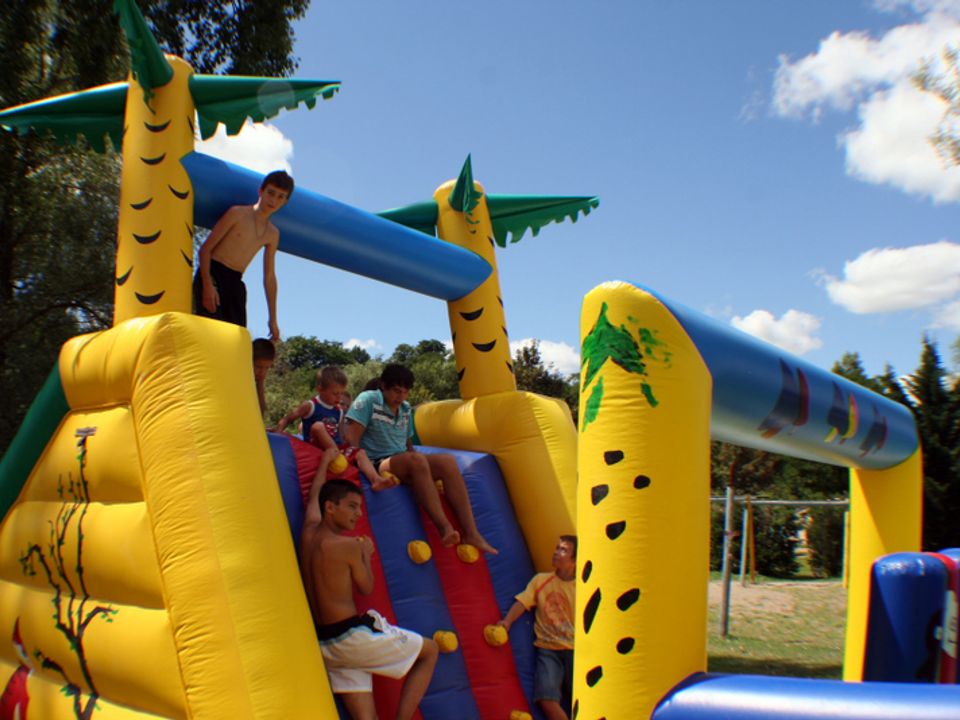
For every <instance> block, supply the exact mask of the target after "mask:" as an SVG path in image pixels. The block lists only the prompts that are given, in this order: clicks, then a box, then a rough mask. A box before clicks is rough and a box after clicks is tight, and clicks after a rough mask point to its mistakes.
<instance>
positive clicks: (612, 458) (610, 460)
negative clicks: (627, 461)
mask: <svg viewBox="0 0 960 720" xmlns="http://www.w3.org/2000/svg"><path fill="white" fill-rule="evenodd" d="M621 460H623V450H607V451H606V452H605V453H604V454H603V461H604V462H605V463H606V464H607V465H616V464H617V463H618V462H620V461H621Z"/></svg>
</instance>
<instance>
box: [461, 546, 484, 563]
mask: <svg viewBox="0 0 960 720" xmlns="http://www.w3.org/2000/svg"><path fill="white" fill-rule="evenodd" d="M457 557H458V558H460V560H461V562H465V563H475V562H476V561H477V560H478V559H479V558H480V551H479V550H477V549H476V548H475V547H474V546H473V545H468V544H467V543H461V544H460V545H457Z"/></svg>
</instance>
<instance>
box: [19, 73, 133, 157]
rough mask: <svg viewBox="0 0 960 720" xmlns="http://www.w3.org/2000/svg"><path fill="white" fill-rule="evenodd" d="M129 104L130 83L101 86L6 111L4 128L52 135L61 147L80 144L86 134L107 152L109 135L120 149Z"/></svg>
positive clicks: (93, 142) (95, 144)
mask: <svg viewBox="0 0 960 720" xmlns="http://www.w3.org/2000/svg"><path fill="white" fill-rule="evenodd" d="M126 102H127V83H125V82H119V83H112V84H110V85H101V86H100V87H95V88H91V89H90V90H83V91H81V92H76V93H70V94H68V95H58V96H57V97H52V98H46V99H44V100H37V101H36V102H32V103H26V104H25V105H17V106H16V107H12V108H9V109H7V110H4V111H3V112H0V127H3V128H4V129H5V130H9V131H16V132H18V133H19V134H21V135H23V134H24V133H26V132H27V131H28V130H36V131H37V132H41V133H42V132H49V133H52V134H53V136H54V137H55V138H56V139H57V141H58V142H59V143H61V144H64V143H68V142H76V140H77V136H78V135H83V136H84V137H86V139H87V142H88V143H89V144H90V146H91V147H92V148H93V149H94V150H97V151H98V152H104V151H105V150H106V144H105V143H104V140H103V138H104V135H108V136H109V137H110V141H111V142H112V144H113V147H114V148H116V149H118V150H119V149H120V143H121V142H122V139H123V112H124V107H125V105H126Z"/></svg>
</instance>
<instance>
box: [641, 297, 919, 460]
mask: <svg viewBox="0 0 960 720" xmlns="http://www.w3.org/2000/svg"><path fill="white" fill-rule="evenodd" d="M634 284H635V285H636V287H638V288H640V289H642V290H644V291H645V292H648V293H650V294H651V295H653V296H654V297H656V298H657V299H658V300H659V301H660V302H661V303H663V304H664V305H665V306H666V307H667V308H668V309H669V310H670V312H672V313H673V315H674V317H676V318H677V321H678V322H679V323H680V324H681V325H682V326H683V329H684V330H685V331H686V332H687V335H689V336H690V339H691V340H692V341H693V342H694V344H695V345H696V346H697V349H698V350H699V351H700V355H701V357H702V358H703V361H704V362H705V363H706V365H707V368H708V369H709V371H710V375H711V377H712V378H713V410H712V417H711V434H712V435H713V437H714V439H716V440H724V441H726V442H730V443H734V444H736V445H743V446H745V447H751V448H756V449H757V450H768V451H770V452H775V453H781V454H784V455H792V456H794V457H800V458H806V459H808V460H814V461H816V462H822V463H829V464H831V465H843V466H846V467H856V468H865V469H868V470H882V469H885V468H889V467H893V466H895V465H899V464H900V463H901V462H903V461H904V460H906V459H907V458H908V457H910V456H911V455H912V454H913V453H914V451H916V449H917V443H918V439H917V429H916V425H915V423H914V420H913V415H912V414H911V413H910V411H909V410H908V409H907V408H906V407H904V406H903V405H901V404H900V403H896V402H893V401H892V400H889V399H887V398H885V397H882V396H881V395H878V394H876V393H874V392H871V391H870V390H867V389H866V388H864V387H862V386H860V385H857V384H856V383H853V382H850V381H849V380H846V379H845V378H842V377H840V376H839V375H835V374H834V373H831V372H827V371H826V370H822V369H821V368H818V367H817V366H816V365H813V364H811V363H808V362H806V361H804V360H800V359H799V358H796V357H794V356H792V355H790V354H789V353H786V352H783V351H782V350H780V349H779V348H777V347H775V346H773V345H770V344H769V343H765V342H763V341H761V340H758V339H756V338H754V337H752V336H750V335H747V334H746V333H744V332H741V331H739V330H737V329H735V328H733V327H730V326H729V325H725V324H722V323H719V322H717V321H716V320H713V319H711V318H709V317H707V316H705V315H703V314H702V313H698V312H696V311H694V310H691V309H690V308H687V307H684V306H683V305H681V304H679V303H676V302H673V301H671V300H668V299H667V298H665V297H663V296H662V295H660V294H659V293H657V292H656V291H654V290H651V289H649V288H647V287H644V286H643V285H639V284H636V283H634Z"/></svg>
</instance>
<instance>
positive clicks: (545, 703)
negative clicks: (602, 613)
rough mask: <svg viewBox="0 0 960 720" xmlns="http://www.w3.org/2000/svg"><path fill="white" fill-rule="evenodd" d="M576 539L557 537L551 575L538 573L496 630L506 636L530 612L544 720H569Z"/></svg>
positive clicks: (536, 692) (537, 689)
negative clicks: (498, 629) (531, 613)
mask: <svg viewBox="0 0 960 720" xmlns="http://www.w3.org/2000/svg"><path fill="white" fill-rule="evenodd" d="M576 573H577V536H576V535H561V536H560V540H559V541H558V542H557V547H556V548H554V550H553V572H544V573H537V574H536V575H534V576H533V579H532V580H531V581H530V582H529V583H527V587H526V588H525V589H524V591H523V592H522V593H520V594H519V595H517V596H516V602H514V603H513V605H512V606H511V607H510V610H509V611H508V612H507V614H506V616H505V617H504V618H503V620H501V621H500V622H499V623H497V624H498V625H502V626H503V627H504V628H505V629H506V630H507V631H509V630H510V626H511V625H513V623H514V622H516V620H517V619H518V618H519V617H520V616H521V615H523V614H524V613H525V612H527V611H528V610H533V611H534V615H533V632H534V635H535V636H536V638H535V639H534V641H533V644H534V646H535V647H536V648H537V669H536V674H535V675H534V678H533V699H534V701H535V702H536V703H537V704H538V705H539V706H540V709H541V710H542V711H543V714H544V716H545V717H546V718H547V720H569V713H570V702H571V696H572V693H573V633H574V616H573V610H574V608H575V607H576V603H575V602H574V598H575V597H576Z"/></svg>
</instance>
